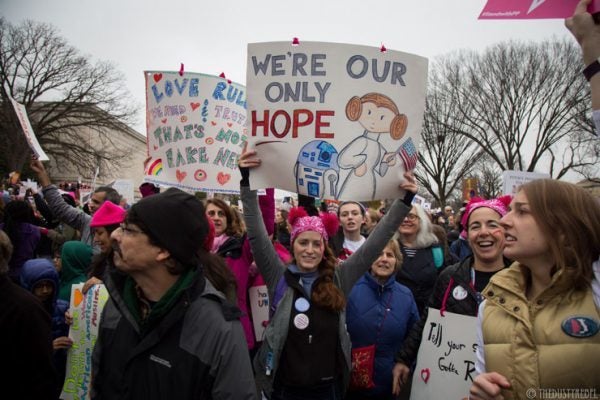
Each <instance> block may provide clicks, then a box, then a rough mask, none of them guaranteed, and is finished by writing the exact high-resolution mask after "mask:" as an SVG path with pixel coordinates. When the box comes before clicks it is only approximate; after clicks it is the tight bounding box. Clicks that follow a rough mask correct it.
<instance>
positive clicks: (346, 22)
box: [0, 0, 570, 134]
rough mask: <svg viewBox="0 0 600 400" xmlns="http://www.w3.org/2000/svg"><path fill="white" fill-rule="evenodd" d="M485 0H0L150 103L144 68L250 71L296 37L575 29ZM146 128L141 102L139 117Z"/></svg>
mask: <svg viewBox="0 0 600 400" xmlns="http://www.w3.org/2000/svg"><path fill="white" fill-rule="evenodd" d="M485 3H486V0H413V1H407V0H387V1H379V2H377V1H367V0H343V1H342V0H329V1H328V0H301V1H289V0H256V1H244V0H231V1H226V0H220V1H206V0H204V1H202V0H196V1H181V0H170V1H157V0H143V1H142V0H100V1H99V0H94V1H91V0H0V15H2V16H4V17H6V18H7V19H8V21H10V22H13V23H18V22H20V21H22V20H25V19H31V20H34V21H43V22H48V23H51V24H53V25H55V26H56V27H57V28H58V30H59V32H60V34H61V35H63V36H64V37H65V38H66V39H67V40H68V42H69V43H70V44H72V45H73V46H75V47H76V48H78V49H79V50H80V51H81V52H82V53H84V54H88V55H90V56H91V57H92V58H93V59H95V60H103V61H111V62H113V63H114V64H115V66H116V67H117V69H118V70H120V71H121V72H122V73H123V74H124V75H125V78H126V81H125V83H126V85H127V88H128V89H129V91H130V92H131V93H132V96H133V99H134V100H135V102H136V103H138V104H139V105H140V106H144V105H145V94H144V76H143V71H144V70H168V71H172V70H175V71H177V70H179V65H180V63H184V64H185V69H186V70H187V71H190V72H201V73H206V74H211V75H219V74H220V73H221V72H224V73H225V74H226V75H227V77H228V78H229V79H232V80H233V81H235V82H239V83H241V84H244V83H245V80H246V45H247V43H253V42H270V41H285V40H290V41H291V40H292V38H293V37H298V38H299V40H300V42H302V41H303V40H306V41H323V42H340V43H353V44H361V45H368V46H381V44H382V43H383V44H384V45H385V46H386V47H387V48H388V49H393V50H399V51H405V52H409V53H414V54H418V55H421V56H425V57H428V58H430V59H434V58H435V57H436V56H440V55H443V54H446V53H448V52H451V51H455V50H459V49H483V48H485V47H486V46H488V45H490V44H492V43H495V42H499V41H503V40H508V39H516V40H535V41H540V40H543V39H547V38H551V37H552V36H557V37H561V36H569V35H570V34H569V33H568V31H567V30H566V28H565V27H564V22H563V20H529V21H523V20H521V21H490V20H478V19H477V17H478V15H479V13H480V12H481V10H482V9H483V7H484V5H485ZM134 128H135V129H136V130H138V131H139V132H140V133H142V134H145V133H146V132H145V131H146V128H145V126H144V111H143V108H142V107H140V112H139V117H138V123H137V124H136V125H135V126H134Z"/></svg>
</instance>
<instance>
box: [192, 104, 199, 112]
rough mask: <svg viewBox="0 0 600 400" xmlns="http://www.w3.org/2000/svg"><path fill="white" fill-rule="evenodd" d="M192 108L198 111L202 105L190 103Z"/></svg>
mask: <svg viewBox="0 0 600 400" xmlns="http://www.w3.org/2000/svg"><path fill="white" fill-rule="evenodd" d="M190 106H191V107H192V111H196V108H198V107H200V103H190Z"/></svg>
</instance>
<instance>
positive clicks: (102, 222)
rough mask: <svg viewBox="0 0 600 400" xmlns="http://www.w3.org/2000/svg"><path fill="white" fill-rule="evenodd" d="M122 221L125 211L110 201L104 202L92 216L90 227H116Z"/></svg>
mask: <svg viewBox="0 0 600 400" xmlns="http://www.w3.org/2000/svg"><path fill="white" fill-rule="evenodd" d="M124 220H125V210H123V209H122V208H121V207H119V206H118V205H116V204H114V203H112V202H110V201H105V202H104V203H102V205H101V206H100V208H99V209H98V210H97V211H96V212H95V213H94V215H93V216H92V222H91V223H90V227H91V228H96V227H98V226H108V225H116V224H120V223H121V222H123V221H124Z"/></svg>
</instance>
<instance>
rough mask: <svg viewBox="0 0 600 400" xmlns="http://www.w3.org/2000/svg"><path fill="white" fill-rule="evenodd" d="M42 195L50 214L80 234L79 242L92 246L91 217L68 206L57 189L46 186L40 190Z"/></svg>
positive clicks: (52, 186)
mask: <svg viewBox="0 0 600 400" xmlns="http://www.w3.org/2000/svg"><path fill="white" fill-rule="evenodd" d="M42 193H44V199H45V200H46V203H48V207H49V208H50V211H52V214H54V216H55V217H56V218H58V219H59V220H60V221H61V222H64V223H65V224H67V225H69V226H70V227H71V228H73V229H77V230H78V231H79V232H81V241H82V242H83V243H85V244H89V245H90V246H93V242H94V235H92V231H91V229H90V222H91V221H92V217H91V216H90V215H88V214H86V213H85V212H83V210H80V209H78V208H75V207H71V206H70V205H68V204H67V203H66V202H65V200H64V199H63V198H62V196H61V195H60V192H59V191H58V188H57V187H56V186H54V185H48V186H46V187H45V188H43V189H42Z"/></svg>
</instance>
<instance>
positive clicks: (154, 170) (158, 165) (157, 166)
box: [148, 158, 163, 176]
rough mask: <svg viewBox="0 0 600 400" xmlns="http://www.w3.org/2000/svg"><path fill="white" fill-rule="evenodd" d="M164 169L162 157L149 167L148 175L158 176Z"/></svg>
mask: <svg viewBox="0 0 600 400" xmlns="http://www.w3.org/2000/svg"><path fill="white" fill-rule="evenodd" d="M162 170H163V166H162V159H160V158H158V159H156V160H154V161H153V162H152V163H151V164H150V166H149V167H148V175H154V176H158V175H160V173H161V172H162Z"/></svg>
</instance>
